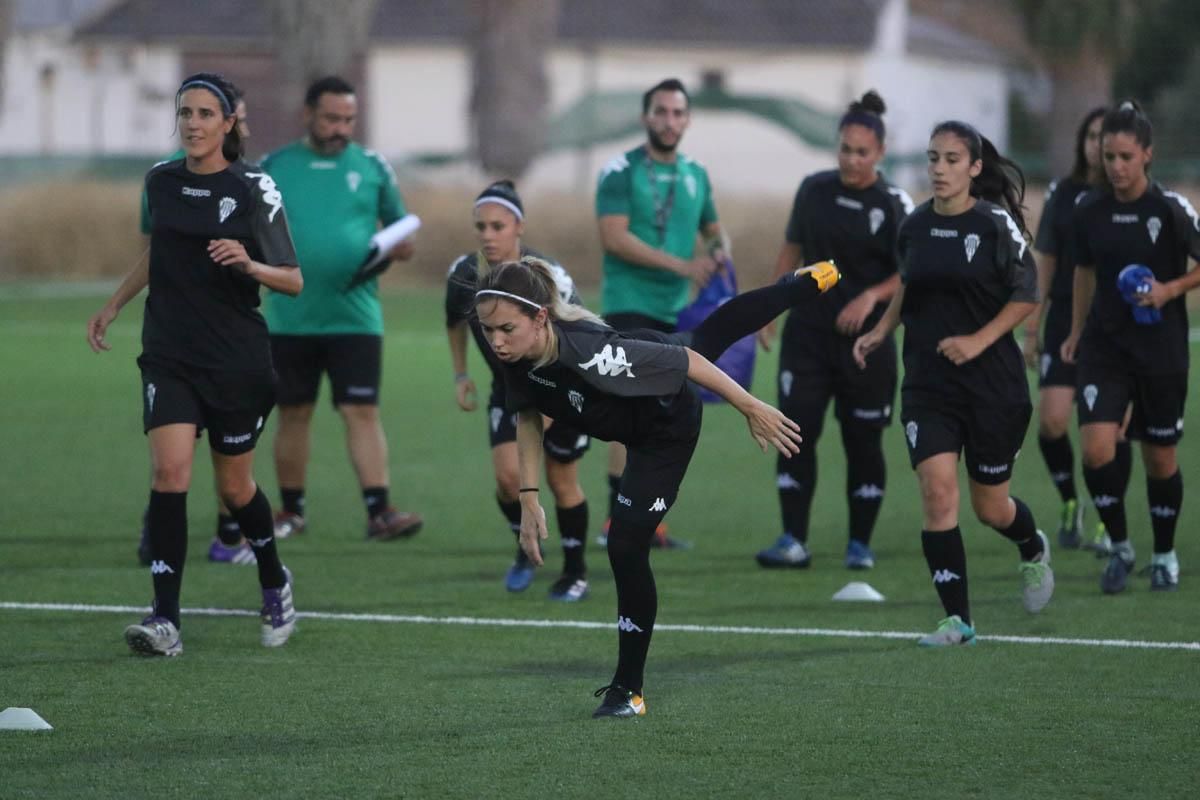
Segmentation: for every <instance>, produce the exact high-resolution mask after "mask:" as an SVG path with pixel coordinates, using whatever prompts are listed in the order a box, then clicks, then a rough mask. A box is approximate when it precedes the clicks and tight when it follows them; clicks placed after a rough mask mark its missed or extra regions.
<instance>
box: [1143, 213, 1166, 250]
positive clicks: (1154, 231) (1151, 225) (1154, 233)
mask: <svg viewBox="0 0 1200 800" xmlns="http://www.w3.org/2000/svg"><path fill="white" fill-rule="evenodd" d="M1146 230H1147V231H1148V232H1149V233H1150V244H1157V243H1158V234H1159V233H1160V232H1161V231H1162V220H1161V219H1159V218H1158V217H1151V218H1150V219H1148V220H1146Z"/></svg>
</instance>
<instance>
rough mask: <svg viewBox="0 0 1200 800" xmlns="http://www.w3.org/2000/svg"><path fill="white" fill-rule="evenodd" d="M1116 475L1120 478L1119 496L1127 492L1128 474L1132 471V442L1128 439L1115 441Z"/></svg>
mask: <svg viewBox="0 0 1200 800" xmlns="http://www.w3.org/2000/svg"><path fill="white" fill-rule="evenodd" d="M1114 460H1115V461H1116V462H1117V470H1118V473H1117V474H1118V475H1119V476H1120V478H1121V497H1124V496H1125V495H1127V494H1129V476H1130V474H1131V473H1132V472H1133V443H1132V442H1130V441H1129V440H1128V439H1123V440H1121V441H1118V442H1117V457H1116V459H1114Z"/></svg>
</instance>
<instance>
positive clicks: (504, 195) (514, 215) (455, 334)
mask: <svg viewBox="0 0 1200 800" xmlns="http://www.w3.org/2000/svg"><path fill="white" fill-rule="evenodd" d="M474 216H475V234H476V237H477V239H478V242H479V249H478V250H476V251H474V252H471V253H467V254H466V255H464V256H462V257H461V258H459V259H458V260H457V261H455V262H454V264H453V265H452V266H451V267H450V274H449V275H448V276H447V278H446V334H447V335H448V337H449V339H450V359H451V361H452V362H453V365H454V391H455V398H456V400H457V402H458V407H459V408H460V409H462V410H463V411H474V410H475V408H476V391H475V383H474V382H473V381H472V380H471V377H470V375H469V374H468V373H467V331H468V329H469V330H470V332H471V334H472V335H473V336H474V338H475V342H476V344H477V345H478V346H479V352H480V353H482V354H483V358H484V361H485V362H486V363H487V365H488V367H489V368H490V369H491V372H492V388H491V394H490V396H489V398H488V404H487V411H488V415H487V416H488V436H489V440H490V442H491V446H492V466H493V468H494V470H495V474H496V503H497V504H498V505H499V506H500V512H501V513H502V514H503V515H504V518H505V519H506V520H507V521H508V525H509V528H510V529H511V530H512V532H513V534H514V535H515V534H518V533H520V530H521V505H520V503H519V502H518V499H517V489H518V487H519V485H520V484H519V481H520V475H519V473H518V471H517V428H516V415H515V414H512V413H509V412H506V411H505V410H504V377H503V374H502V372H501V367H500V362H499V361H498V360H497V358H496V356H495V354H494V353H493V352H492V348H491V347H489V346H488V344H487V340H486V339H484V337H483V334H482V332H481V331H480V329H479V320H478V319H477V318H476V317H475V290H476V288H477V286H476V284H477V283H478V280H479V277H480V275H482V274H486V273H487V272H488V271H489V270H490V269H491V268H492V267H493V266H494V265H495V264H498V263H500V262H503V261H516V260H518V259H520V258H521V257H522V256H526V255H534V256H538V257H539V258H545V256H541V255H540V254H538V253H536V252H535V251H533V250H531V249H530V248H527V247H525V246H524V245H523V244H522V243H521V236H522V235H523V234H524V232H525V210H524V206H523V205H522V204H521V198H520V196H519V195H518V194H517V190H516V188H515V187H514V186H513V184H512V182H511V181H497V182H496V183H493V184H491V185H490V186H488V187H487V188H486V189H484V190H483V192H481V193H480V195H479V197H477V198H476V200H475V211H474ZM547 263H549V264H550V268H551V270H552V272H553V274H554V279H555V284H556V286H557V290H558V293H559V295H560V296H561V297H562V299H563V300H564V301H565V302H571V303H578V302H579V298H578V296H577V295H576V294H575V284H574V282H573V281H572V280H571V277H570V276H569V275H568V274H567V272H566V270H564V269H563V268H562V267H561V266H559V265H558V264H555V263H553V262H550V261H549V260H548V259H547ZM590 443H591V440H590V439H589V437H588V436H587V435H586V434H583V433H581V432H580V431H579V430H577V429H576V428H572V427H571V426H569V425H566V424H557V423H550V426H549V428H547V429H546V436H545V438H544V440H543V442H542V446H543V448H544V449H545V451H546V456H547V458H546V481H547V483H548V484H549V485H550V489H551V491H552V492H553V494H554V504H555V509H556V516H557V518H558V528H559V533H560V534H561V535H562V548H563V571H562V575H560V576H559V578H558V580H556V581H555V582H554V584H553V585H552V586H551V587H550V598H551V599H552V600H559V601H562V602H568V603H572V602H577V601H579V600H582V599H583V598H584V597H586V596H587V592H588V582H587V564H586V562H585V560H584V546H585V544H586V542H587V526H588V506H587V498H585V497H584V494H583V488H582V487H581V486H580V484H579V459H580V458H582V457H583V454H584V453H585V452H587V449H588V447H589V445H590ZM533 574H534V565H533V563H532V562H531V561H530V560H529V559H528V558H527V557H526V555H525V552H524V551H523V550H522V549H521V548H520V547H517V555H516V559H515V560H514V561H513V564H512V566H511V567H509V570H508V573H507V575H506V576H505V579H504V586H505V588H507V589H508V591H510V592H521V591H524V590H525V589H527V588H529V585H530V584H531V583H532V582H533Z"/></svg>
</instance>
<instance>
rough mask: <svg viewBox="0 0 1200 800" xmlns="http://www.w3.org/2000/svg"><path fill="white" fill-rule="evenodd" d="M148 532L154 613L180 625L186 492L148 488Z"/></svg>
mask: <svg viewBox="0 0 1200 800" xmlns="http://www.w3.org/2000/svg"><path fill="white" fill-rule="evenodd" d="M146 527H147V529H148V530H149V532H150V577H151V578H152V579H153V581H154V614H155V615H156V616H159V617H166V618H167V619H169V620H171V622H172V623H174V625H175V627H176V628H178V627H179V588H180V586H181V585H182V584H183V563H184V561H185V560H186V559H187V492H156V491H153V490H151V492H150V505H149V506H148V507H147V508H146Z"/></svg>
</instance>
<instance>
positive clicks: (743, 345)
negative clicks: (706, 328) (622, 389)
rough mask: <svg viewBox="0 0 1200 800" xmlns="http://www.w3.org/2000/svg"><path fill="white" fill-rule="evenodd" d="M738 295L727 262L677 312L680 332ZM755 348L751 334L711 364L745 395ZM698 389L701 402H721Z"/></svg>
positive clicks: (730, 267)
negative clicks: (697, 293) (686, 304)
mask: <svg viewBox="0 0 1200 800" xmlns="http://www.w3.org/2000/svg"><path fill="white" fill-rule="evenodd" d="M737 293H738V291H737V275H736V273H735V272H734V270H733V263H732V262H731V261H729V260H726V261H724V262H723V263H721V264H720V265H719V266H718V267H717V271H716V272H714V273H713V275H712V278H710V279H709V281H708V283H706V284H705V285H704V288H703V289H701V290H700V294H699V295H697V296H696V299H695V300H693V301H692V303H691V304H690V305H689V306H687V307H686V308H684V309H683V310H682V311H680V312H679V321H678V323H677V326H678V328H679V330H681V331H690V330H694V329H695V328H696V327H697V326H699V325H700V323H701V322H703V321H704V320H705V319H707V318H708V315H709V314H711V313H713V312H714V311H716V310H717V309H718V308H719V307H720V306H721V305H722V304H723V303H725V302H726V301H728V300H729V299H730V298H732V297H735V296H736V295H737ZM755 347H756V343H755V337H754V334H751V335H749V336H745V337H743V338H741V339H738V340H737V341H736V342H734V343H733V344H732V345H730V347H729V349H728V350H726V351H725V352H724V353H723V354H722V355H721V357H720V358H718V359H717V360H716V362H714V363H716V365H717V367H718V368H719V369H720V370H721V371H722V372H724V373H725V374H726V375H728V376H729V377H731V378H733V379H734V381H736V382H737V383H738V384H739V385H741V387H742V388H743V389H745V390H747V391H749V390H750V383H751V382H752V381H753V380H754V356H755ZM698 388H699V389H700V399H701V400H703V401H704V402H706V403H720V402H721V398H720V397H719V396H717V395H715V394H713V393H712V392H710V391H709V390H707V389H705V388H703V387H698Z"/></svg>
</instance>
